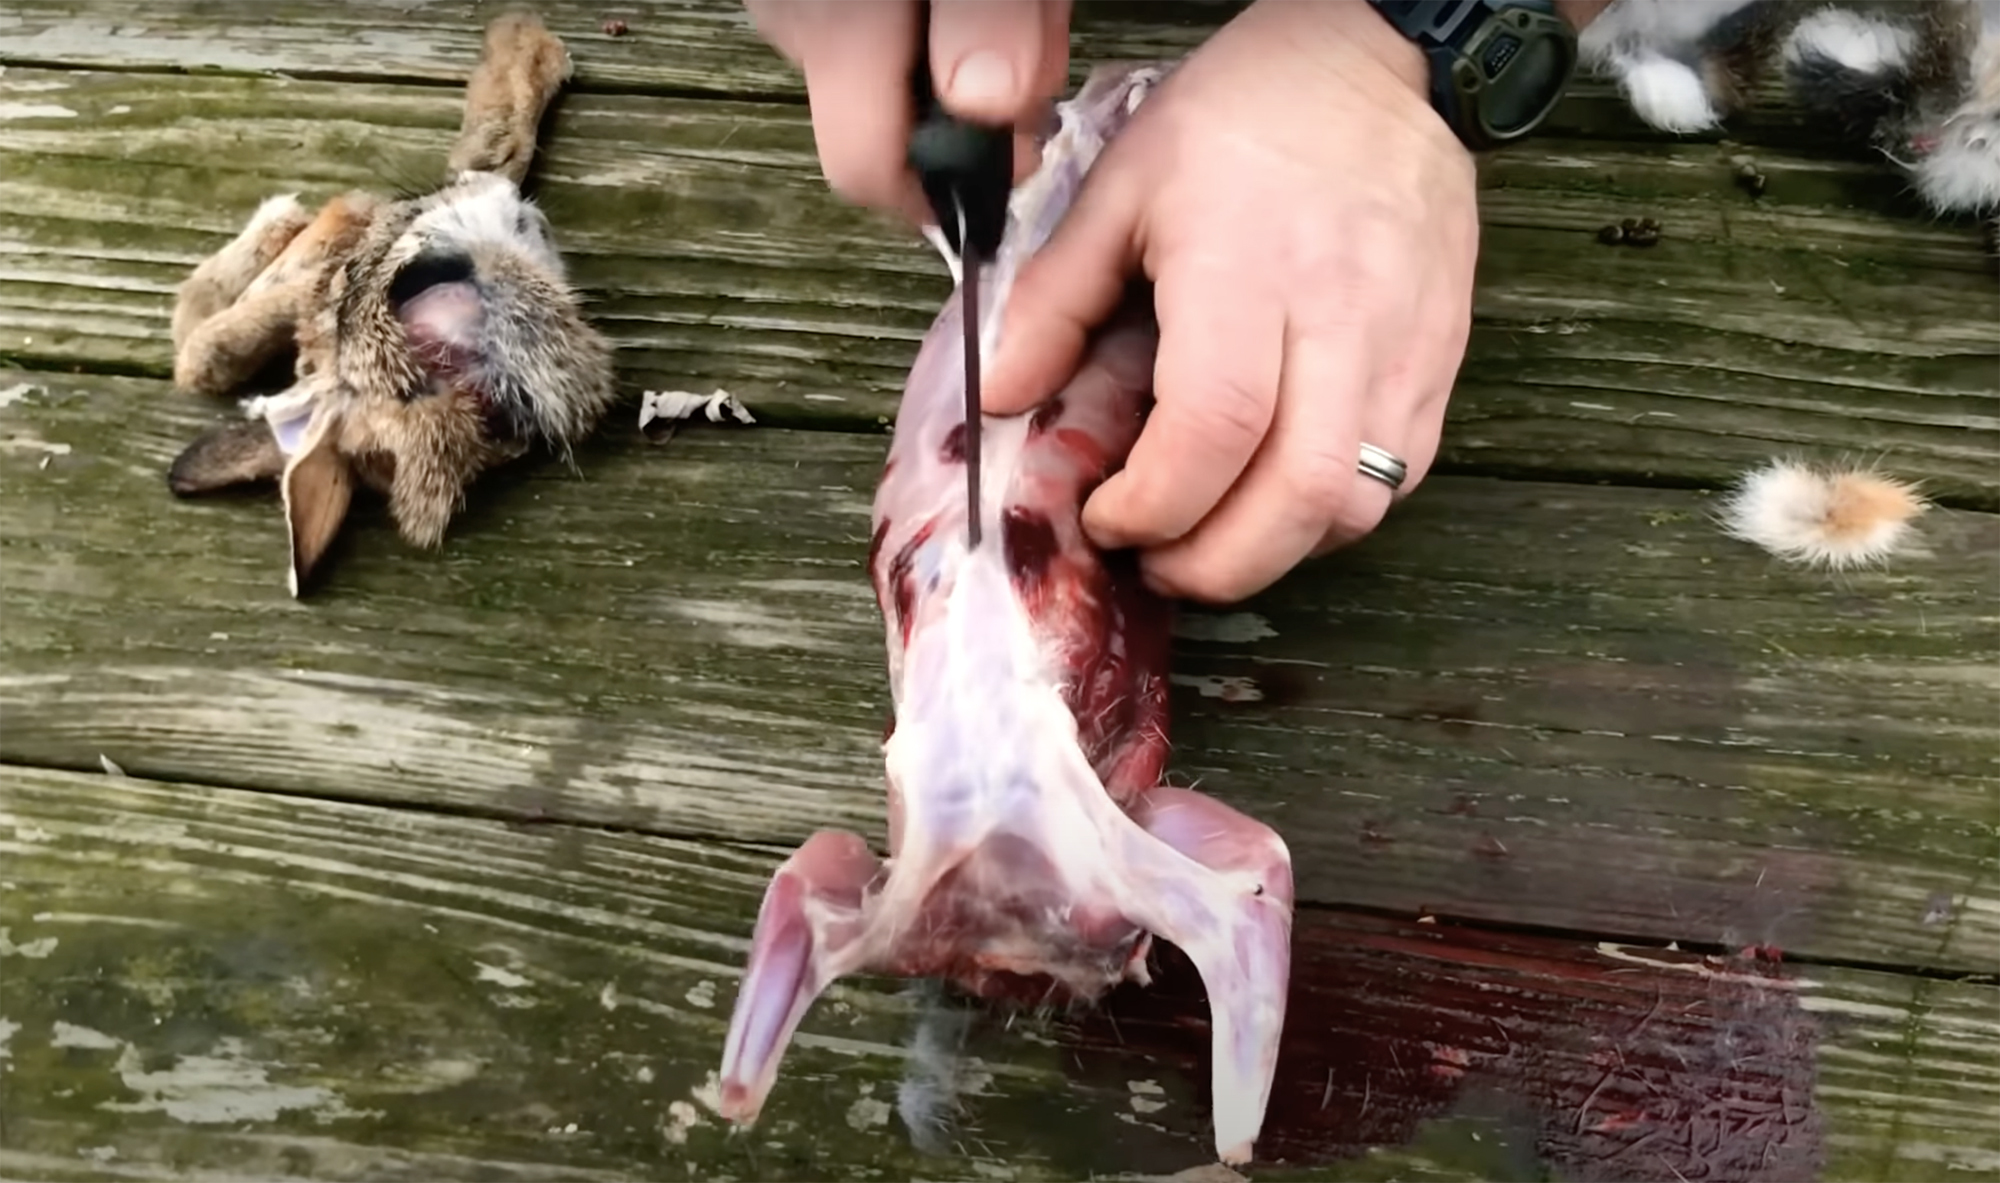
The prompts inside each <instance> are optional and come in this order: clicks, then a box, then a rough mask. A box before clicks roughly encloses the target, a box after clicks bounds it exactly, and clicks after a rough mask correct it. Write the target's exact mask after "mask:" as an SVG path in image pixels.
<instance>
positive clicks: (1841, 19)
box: [1784, 8, 1913, 74]
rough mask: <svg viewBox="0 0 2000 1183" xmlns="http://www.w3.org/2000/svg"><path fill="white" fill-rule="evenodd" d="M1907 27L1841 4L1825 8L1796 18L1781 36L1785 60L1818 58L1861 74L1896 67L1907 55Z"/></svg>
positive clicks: (1881, 71) (1799, 60)
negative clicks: (1804, 16) (1875, 17)
mask: <svg viewBox="0 0 2000 1183" xmlns="http://www.w3.org/2000/svg"><path fill="white" fill-rule="evenodd" d="M1912 40H1913V35H1912V34H1911V32H1910V30H1908V29H1906V28H1903V27H1902V26H1900V25H1895V24H1891V23H1889V22H1887V21H1880V20H1872V19H1870V18H1869V17H1867V16H1864V15H1862V14H1861V13H1858V12H1850V11H1849V10H1847V9H1844V8H1826V9H1822V10H1820V11H1819V12H1816V13H1813V14H1812V15H1811V16H1809V17H1807V18H1806V19H1804V20H1802V21H1800V22H1799V24H1798V27H1797V28H1794V29H1793V30H1792V35H1791V36H1790V37H1788V38H1786V40H1785V51H1784V57H1785V64H1786V65H1795V64H1797V63H1800V62H1806V61H1812V60H1815V59H1822V60H1826V61H1831V62H1834V63H1836V64H1838V65H1839V66H1841V67H1842V68H1843V69H1848V70H1854V71H1856V72H1859V73H1862V74H1885V73H1888V72H1890V71H1892V70H1900V69H1902V68H1903V66H1904V64H1905V63H1907V62H1908V61H1909V59H1910V46H1911V43H1912Z"/></svg>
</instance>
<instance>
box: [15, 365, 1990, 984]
mask: <svg viewBox="0 0 2000 1183" xmlns="http://www.w3.org/2000/svg"><path fill="white" fill-rule="evenodd" d="M0 390H6V391H8V392H9V396H10V397H9V400H8V401H9V405H8V406H6V407H5V408H4V409H0V426H4V433H5V437H6V438H7V440H8V444H7V447H6V450H5V451H4V452H0V595H4V597H5V600H4V617H5V620H6V628H5V630H4V635H0V711H4V712H5V717H6V726H5V727H4V729H0V758H4V759H8V760H13V761H17V762H23V763H31V764H45V765H56V766H62V767H69V768H91V767H95V766H96V763H97V760H98V757H99V755H100V753H102V754H106V755H109V756H110V757H111V758H112V759H113V760H115V761H117V762H118V763H120V764H122V765H124V766H125V767H127V768H129V769H131V770H132V771H134V772H135V773H139V774H143V775H149V776H156V777H160V778H164V779H174V780H196V781H204V782H209V783H218V782H219V783H226V784H231V785H239V786H244V787H251V788H272V789H282V790H285V791H289V792H297V793H306V794H313V795H336V796H344V797H355V798H365V799H374V800H400V801H419V802H427V803H434V804H439V805H446V806H450V807H453V808H458V809H473V810H483V811H491V812H495V813H499V814H502V815H506V816H515V817H559V818H568V819H581V820H588V821H593V822H610V823H615V824H618V825H625V826H632V827H637V828H642V829H647V830H653V831H657V832H666V833H675V834H682V835H694V834H699V835H716V836H725V837H731V838H740V839H750V840H761V841H770V842H780V843H794V842H797V841H799V840H800V839H802V838H803V837H804V836H805V835H806V834H807V833H809V832H810V831H811V830H812V829H814V828H815V827H817V826H820V825H827V824H836V825H844V826H849V827H852V828H857V829H860V830H862V831H863V832H865V833H869V834H875V835H879V834H880V832H881V816H882V815H881V809H882V799H881V790H880V781H879V777H880V755H879V748H878V746H877V745H878V743H879V740H880V736H881V727H882V724H883V722H884V720H885V717H886V715H887V712H888V701H887V695H886V690H885V686H884V683H883V677H882V673H881V660H882V658H881V643H882V642H881V635H880V625H879V619H878V616H877V614H876V610H875V607H874V604H873V602H872V600H871V599H870V595H869V591H868V588H867V583H866V579H865V576H864V574H863V572H862V567H861V563H862V558H863V554H864V552H865V549H866V540H867V537H868V521H867V512H868V504H869V499H870V496H871V490H872V488H873V485H874V481H875V477H876V472H877V466H878V465H879V463H880V461H881V448H880V441H879V439H875V438H871V437H866V436H858V435H847V434H842V433H831V432H786V431H779V430H771V429H762V428H759V429H749V430H742V431H725V430H723V429H701V428H696V429H691V430H690V431H688V432H684V433H683V435H682V436H681V437H680V438H679V439H677V440H675V441H674V442H673V443H672V444H671V445H670V446H668V447H666V448H654V447H650V446H648V445H646V444H644V443H641V442H638V440H637V436H636V432H634V431H633V430H631V429H630V428H629V427H625V426H622V425H621V426H620V427H617V428H614V429H613V430H612V431H610V432H608V433H607V434H606V435H605V437H604V438H603V439H601V440H600V441H598V442H597V443H596V444H595V445H594V446H592V447H591V448H589V449H586V450H585V451H584V452H582V453H580V454H579V466H580V473H581V477H580V479H575V478H572V477H571V476H570V475H568V474H567V473H565V472H563V471H561V470H559V469H558V468H556V467H555V466H553V465H543V466H540V467H529V468H525V469H521V470H518V471H515V472H513V473H511V474H509V475H508V476H507V477H506V478H504V479H496V480H495V481H493V482H491V483H490V484H488V485H486V486H483V487H481V488H480V489H479V490H478V496H477V497H476V498H475V500H474V503H473V508H472V510H471V512H470V513H469V514H468V515H467V516H466V517H465V518H464V519H463V521H462V523H461V524H460V525H459V526H457V527H455V529H454V533H453V535H452V536H451V537H450V538H448V539H447V542H446V545H445V548H444V549H443V550H442V551H441V552H438V553H434V554H431V553H419V552H414V551H411V550H408V549H407V548H405V547H403V546H402V545H401V544H400V543H399V542H397V541H396V540H395V539H394V537H393V535H392V534H391V533H390V532H389V530H388V529H387V526H386V523H385V522H384V521H383V517H384V515H383V514H382V513H380V512H379V509H376V508H373V507H371V508H370V509H369V511H368V512H367V513H364V514H363V516H362V519H361V520H360V522H359V523H357V525H356V528H355V529H354V530H353V531H352V533H351V536H350V542H351V545H349V546H348V547H346V549H345V553H343V554H340V555H338V556H337V557H336V559H335V570H334V578H333V579H332V580H331V582H330V583H329V585H328V586H327V587H326V588H325V590H324V591H323V592H322V593H321V594H319V595H318V596H316V597H315V598H314V599H312V600H310V601H308V602H306V603H295V602H293V601H291V600H290V599H288V597H287V596H286V593H285V588H284V582H283V578H282V557H283V553H284V541H283V540H284V531H283V525H282V523H281V520H280V516H279V514H278V512H277V509H276V505H275V502H274V500H273V499H271V498H268V497H267V498H261V499H255V500H242V501H238V500H226V501H218V502H207V503H179V502H175V501H173V500H171V499H170V497H169V496H168V494H167V493H166V491H165V489H164V487H163V486H164V482H163V480H162V478H161V474H162V473H163V472H164V470H165V466H166V464H167V462H168V460H169V459H170V457H171V456H172V454H173V453H174V451H175V450H176V448H177V447H178V446H179V444H180V443H181V442H182V441H183V440H184V439H185V438H186V437H187V436H188V435H189V434H191V433H192V432H193V431H194V430H196V429H197V427H198V425H199V424H200V423H202V422H203V421H205V418H204V416H202V415H201V414H200V413H199V412H198V411H197V410H196V409H194V408H192V407H190V406H189V405H188V404H186V403H185V402H181V401H177V400H173V399H171V398H169V397H168V396H167V395H166V394H165V392H164V390H163V388H162V387H161V386H160V385H159V384H156V383H152V382H147V381H140V380H116V379H104V378H71V377H56V376H51V375H37V374H24V373H20V372H0ZM44 462H46V463H44ZM1706 506H1707V503H1706V501H1705V499H1704V498H1703V497H1702V496H1701V495H1698V494H1694V493H1687V492H1670V491H1649V490H1638V489H1601V488H1591V487H1580V486H1560V485H1549V484H1531V483H1520V482H1507V481H1490V480H1470V479H1445V478H1440V479H1439V480H1438V481H1437V482H1435V484H1434V485H1432V486H1431V487H1429V488H1428V489H1427V490H1426V491H1425V492H1424V494H1423V495H1422V496H1419V497H1417V498H1415V499H1414V500H1413V501H1411V502H1410V503H1408V504H1407V506H1406V507H1405V508H1404V509H1403V510H1400V511H1399V512H1398V514H1397V519H1396V520H1394V521H1392V522H1391V523H1389V524H1387V525H1386V526H1385V527H1384V528H1383V529H1382V530H1381V531H1380V532H1378V534H1377V535H1376V536H1374V537H1373V538H1371V539H1370V540H1369V541H1367V542H1366V543H1364V544H1363V545H1361V546H1360V547H1358V548H1355V549H1352V550H1350V551H1347V552H1344V553H1343V554H1341V555H1340V556H1338V557H1336V558H1333V559H1330V560H1327V561H1324V562H1321V563H1318V564H1314V565H1311V566H1308V567H1306V568H1304V569H1302V570H1301V571H1300V572H1299V573H1298V574H1296V575H1295V576H1293V577H1292V578H1290V579H1288V580H1287V581H1285V582H1284V583H1282V584H1281V585H1280V586H1279V587H1278V588H1275V589H1273V591H1271V592H1270V593H1268V594H1267V595H1265V596H1262V597H1259V598H1258V599H1257V600H1255V601H1252V602H1250V603H1248V604H1246V605H1243V606H1242V607H1241V609H1240V610H1237V611H1231V612H1219V613H1218V612H1209V613H1192V614H1190V615H1189V617H1188V618H1187V619H1186V620H1185V621H1184V622H1183V624H1182V633H1183V637H1182V640H1181V643H1180V646H1179V651H1178V655H1177V658H1176V661H1177V673H1178V675H1179V679H1180V685H1179V687H1178V689H1177V696H1176V702H1175V710H1176V723H1175V727H1176V743H1177V750H1176V753H1175V756H1174V770H1175V773H1176V775H1177V776H1179V777H1181V778H1186V779H1195V778H1198V779H1199V780H1200V781H1201V782H1202V784H1203V785H1204V786H1205V787H1206V788H1209V789H1211V790H1213V791H1215V792H1217V793H1218V794H1220V795H1222V796H1224V797H1226V798H1228V799H1229V800H1231V801H1233V802H1235V803H1237V804H1238V805H1240V806H1242V807H1243V808H1245V809H1248V810H1249V811H1251V812H1252V813H1254V814H1256V815H1258V816H1260V817H1263V818H1265V819H1268V820H1270V821H1271V822H1272V823H1273V824H1275V825H1277V826H1278V827H1279V828H1280V830H1281V831H1282V832H1283V833H1284V834H1285V836H1286V838H1287V840H1288V841H1289V842H1290V844H1291V846H1292V849H1293V851H1294V853H1295V857H1296V859H1297V861H1298V864H1299V881H1300V884H1301V890H1302V892H1303V893H1304V895H1305V897H1306V898H1308V899H1311V900H1314V901H1317V902H1322V903H1333V904H1367V905H1371V906H1379V907H1384V908H1393V909H1402V910H1415V909H1419V908H1429V909H1433V910H1437V911H1439V912H1440V913H1442V914H1444V915H1447V916H1451V915H1464V916H1476V917H1485V918H1491V919H1499V920H1508V921H1516V922H1523V923H1537V924H1548V925H1555V926H1560V927H1565V928H1571V929H1578V930H1588V931H1595V932H1606V933H1632V934H1639V935H1643V936H1650V937H1656V938H1658V939H1661V940H1667V939H1678V940H1683V941H1689V940H1698V941H1720V942H1724V943H1727V944H1731V945H1735V944H1742V943H1751V942H1757V943H1771V944H1778V945H1782V946H1784V947H1786V948H1789V949H1793V950H1796V951H1800V952H1804V953H1811V954H1816V955H1820V956H1834V957H1844V958H1850V959H1857V960H1867V961H1883V962H1890V963H1897V962H1906V963H1909V964H1915V965H1927V966H1939V967H1956V968H1966V969H1976V970H1990V969H1991V968H1992V967H1993V966H1994V964H1995V963H1996V961H2000V906H1996V896H1995V886H1994V882H1993V879H1992V876H1991V868H1992V865H1993V860H1994V858H1995V856H1996V854H1997V853H2000V792H1996V787H1997V786H2000V776H1997V775H1996V774H2000V745H1996V743H1995V738H1996V730H2000V709H1996V707H2000V672H1996V670H2000V664H1996V656H2000V653H1996V650H2000V637H1996V630H1995V627H1994V622H1995V612H1994V602H1995V596H1996V591H2000V589H1996V587H1995V581H1994V579H1993V574H1994V569H1993V556H1994V554H1995V552H1996V549H2000V519H1996V518H1994V517H1992V516H1988V515H1982V514H1977V513H1971V512H1939V513H1936V514H1934V515H1932V516H1930V517H1928V518H1926V519H1924V521H1923V522H1922V530H1923V540H1924V546H1923V547H1922V548H1921V550H1920V551H1919V553H1916V554H1914V555H1912V556H1911V557H1909V558H1907V559H1906V560H1904V561H1901V562H1899V563H1898V564H1897V565H1896V566H1895V568H1894V569H1893V570H1892V571H1889V572H1886V573H1880V572H1878V573H1872V574H1861V575H1853V576H1848V577H1844V578H1839V579H1833V578H1828V577H1823V576H1813V575H1805V574H1798V573H1793V572H1790V571H1787V570H1784V569H1780V568H1778V567H1776V566H1775V565H1773V564H1772V563H1771V562H1770V561H1768V560H1767V559H1766V558H1765V557H1764V556H1763V555H1762V554H1761V552H1758V551H1755V550H1754V549H1751V548H1749V547H1746V546H1743V545H1740V544H1738V543H1735V542H1732V541H1730V540H1728V539H1726V538H1723V537H1722V536H1721V535H1720V534H1719V533H1718V532H1717V531H1716V529H1715V528H1714V527H1713V526H1712V524H1711V523H1710V522H1709V521H1708V520H1707V518H1706V514H1707V508H1706ZM1941 907H1942V908H1943V909H1944V911H1947V912H1949V913H1950V915H1951V917H1952V919H1951V920H1950V922H1949V923H1940V922H1939V921H1938V919H1937V917H1938V915H1940V914H1941V913H1940V911H1939V909H1940V908H1941Z"/></svg>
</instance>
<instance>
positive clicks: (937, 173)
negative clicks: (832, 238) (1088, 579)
mask: <svg viewBox="0 0 2000 1183" xmlns="http://www.w3.org/2000/svg"><path fill="white" fill-rule="evenodd" d="M930 7H931V6H930V4H928V3H920V4H919V5H918V9H919V11H920V13H921V14H922V15H921V16H920V17H919V18H918V26H917V63H916V67H915V69H913V70H912V71H911V74H910V88H911V92H912V98H913V99H914V100H915V103H916V125H915V129H914V130H913V131H912V132H911V134H910V149H909V162H910V167H911V168H913V169H915V170H916V174H917V179H918V181H919V182H920V183H921V184H922V185H923V190H924V196H925V197H927V198H929V200H930V204H931V210H932V212H933V213H934V214H936V215H937V220H938V228H939V229H940V230H941V231H943V233H944V236H945V241H946V242H948V243H950V244H951V247H952V249H953V250H955V251H957V252H958V254H959V259H960V264H961V267H960V274H961V275H962V277H963V281H962V283H961V285H960V291H961V294H962V301H963V303H962V305H961V309H960V311H961V312H962V313H963V319H964V322H965V490H966V503H967V509H968V511H969V520H968V531H969V538H968V539H967V545H968V546H969V547H971V548H974V549H976V548H977V547H978V546H979V455H980V448H979V426H980V410H979V402H980V399H979V268H980V265H981V263H983V262H986V261H990V260H991V259H992V258H993V257H994V255H996V254H997V253H998V252H999V249H1000V238H1001V236H1002V234H1003V233H1004V232H1005V230H1006V226H1007V198H1008V196H1009V194H1010V193H1011V192H1012V190H1013V180H1014V133H1013V129H1012V128H1010V127H1004V126H998V127H996V126H990V125H984V124H977V123H972V122H969V121H967V120H963V119H959V118H957V117H955V116H953V115H951V114H950V113H949V112H947V111H946V110H945V109H944V104H943V103H942V102H941V101H940V100H939V98H938V93H937V84H936V80H935V79H934V78H933V77H932V75H931V68H930Z"/></svg>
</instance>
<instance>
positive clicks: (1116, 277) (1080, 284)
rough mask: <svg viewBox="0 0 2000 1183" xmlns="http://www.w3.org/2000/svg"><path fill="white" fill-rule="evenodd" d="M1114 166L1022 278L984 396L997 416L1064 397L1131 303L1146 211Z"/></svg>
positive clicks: (1090, 187) (1101, 173)
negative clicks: (1102, 330) (1089, 353)
mask: <svg viewBox="0 0 2000 1183" xmlns="http://www.w3.org/2000/svg"><path fill="white" fill-rule="evenodd" d="M1111 163H1113V161H1112V159H1111V155H1110V153H1109V152H1108V151H1107V153H1106V155H1105V157H1104V158H1102V159H1101V160H1100V162H1099V164H1098V167H1097V168H1094V169H1092V170H1091V175H1090V178H1089V179H1088V180H1087V181H1086V182H1085V183H1084V185H1083V186H1082V191H1081V192H1080V193H1079V194H1078V195H1077V199H1076V204H1075V205H1073V206H1071V207H1070V210H1069V213H1068V215H1067V216H1065V217H1064V218H1063V221H1062V224H1061V225H1059V226H1057V227H1056V231H1055V233H1054V234H1053V235H1052V236H1050V238H1049V241H1048V242H1047V243H1046V244H1045V245H1044V246H1043V247H1042V249H1041V250H1039V251H1037V252H1036V253H1035V256H1034V257H1033V258H1031V259H1029V260H1028V261H1027V262H1026V263H1025V264H1023V265H1022V267H1021V270H1020V271H1019V273H1018V274H1017V275H1016V276H1015V279H1014V286H1013V290H1012V291H1010V292H1009V293H1008V294H1007V307H1006V309H1005V311H1004V313H1003V314H1002V317H1001V321H1000V344H999V347H998V348H997V349H996V350H995V351H994V356H993V363H992V366H991V367H990V369H989V372H988V374H987V375H986V378H985V382H984V385H983V387H982V389H981V391H980V400H979V401H980V406H981V407H982V408H983V409H984V410H985V411H986V413H987V414H989V415H1013V414H1018V413H1019V412H1021V411H1025V410H1027V409H1028V408H1029V407H1032V406H1034V405H1035V404H1037V403H1039V402H1041V401H1043V400H1044V399H1046V398H1048V397H1049V396H1050V395H1053V394H1055V393H1056V392H1057V391H1058V390H1060V389H1062V387H1063V385H1064V384H1065V383H1067V382H1068V381H1069V380H1070V378H1071V377H1072V376H1073V375H1074V374H1075V373H1076V368H1077V366H1078V365H1079V364H1081V363H1082V361H1083V351H1084V346H1085V345H1086V344H1088V343H1089V340H1090V335H1091V333H1092V332H1093V331H1095V330H1096V328H1097V326H1098V325H1100V324H1102V323H1103V322H1104V320H1105V318H1106V317H1108V316H1110V315H1111V313H1112V311H1113V310H1114V309H1116V308H1117V307H1118V302H1119V301H1120V300H1121V299H1122V298H1123V297H1124V294H1125V281H1126V278H1127V276H1129V275H1130V274H1131V272H1132V269H1133V268H1134V267H1135V266H1136V265H1137V262H1138V207H1139V203H1138V201H1137V199H1136V197H1135V196H1133V195H1131V193H1130V190H1129V189H1128V187H1127V186H1125V185H1123V184H1122V183H1120V175H1119V174H1117V173H1115V172H1113V171H1110V170H1109V169H1107V168H1106V165H1109V164H1111Z"/></svg>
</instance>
